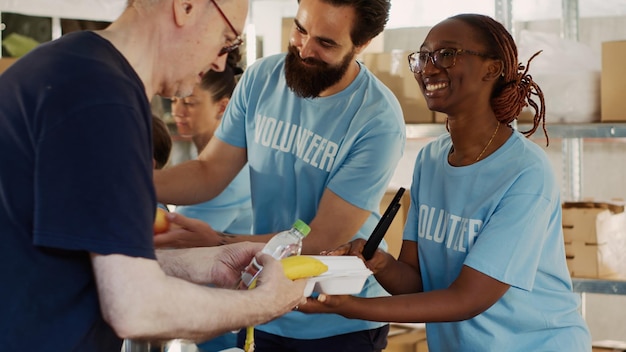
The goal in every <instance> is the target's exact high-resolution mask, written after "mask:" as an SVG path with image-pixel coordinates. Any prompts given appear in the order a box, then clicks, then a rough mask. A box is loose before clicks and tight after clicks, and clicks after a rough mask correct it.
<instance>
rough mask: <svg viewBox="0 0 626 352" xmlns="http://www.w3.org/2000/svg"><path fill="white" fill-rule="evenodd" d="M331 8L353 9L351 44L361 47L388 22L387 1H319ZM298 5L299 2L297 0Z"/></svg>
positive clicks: (388, 3) (388, 4)
mask: <svg viewBox="0 0 626 352" xmlns="http://www.w3.org/2000/svg"><path fill="white" fill-rule="evenodd" d="M320 1H323V2H325V3H327V4H331V5H333V6H337V7H340V6H350V7H353V8H354V12H355V14H356V16H355V18H356V22H355V23H354V26H353V27H352V30H351V31H350V38H351V39H352V44H354V45H355V46H361V45H363V44H365V43H367V41H369V40H371V39H372V38H374V37H376V36H377V35H378V34H380V33H381V32H382V31H383V30H384V29H385V26H386V25H387V21H388V20H389V9H390V8H391V2H390V1H389V0H320ZM298 3H300V1H299V0H298Z"/></svg>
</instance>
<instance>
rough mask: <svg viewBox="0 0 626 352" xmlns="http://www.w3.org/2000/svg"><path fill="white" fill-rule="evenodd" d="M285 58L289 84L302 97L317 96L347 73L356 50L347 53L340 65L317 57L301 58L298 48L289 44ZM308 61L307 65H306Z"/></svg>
mask: <svg viewBox="0 0 626 352" xmlns="http://www.w3.org/2000/svg"><path fill="white" fill-rule="evenodd" d="M288 50H289V51H288V52H287V57H286V58H285V79H286V81H287V86H288V87H289V88H290V89H291V90H292V91H293V92H294V93H295V94H296V95H297V96H299V97H301V98H316V97H319V95H320V93H321V92H323V91H324V90H326V89H327V88H329V87H331V86H333V85H334V84H336V83H337V82H339V81H340V80H341V78H343V75H345V74H346V71H347V70H348V67H349V66H350V63H351V62H352V60H353V59H354V50H352V51H351V52H350V53H348V55H346V56H345V57H344V58H343V60H342V62H341V63H340V64H339V66H330V65H329V64H327V63H326V62H324V61H321V60H318V59H315V58H306V59H301V58H300V54H299V53H298V49H296V47H294V46H292V45H289V48H288ZM305 63H306V65H305Z"/></svg>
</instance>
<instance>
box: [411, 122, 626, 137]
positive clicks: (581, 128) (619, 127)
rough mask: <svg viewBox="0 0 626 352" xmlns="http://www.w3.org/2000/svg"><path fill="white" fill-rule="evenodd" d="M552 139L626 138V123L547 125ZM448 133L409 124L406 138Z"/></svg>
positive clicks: (440, 128) (524, 126)
mask: <svg viewBox="0 0 626 352" xmlns="http://www.w3.org/2000/svg"><path fill="white" fill-rule="evenodd" d="M531 127H532V125H530V124H527V123H520V124H518V125H517V129H518V130H520V131H528V130H529V129H530V128H531ZM546 128H547V130H548V137H550V138H626V122H616V123H583V124H577V123H576V124H575V123H572V124H547V125H546ZM444 133H446V126H445V125H444V124H443V123H438V124H436V123H424V124H407V125H406V137H407V138H409V139H411V138H427V137H438V136H440V135H442V134H444ZM531 138H544V135H543V130H542V127H541V126H539V128H538V129H537V131H536V132H535V134H533V136H532V137H531Z"/></svg>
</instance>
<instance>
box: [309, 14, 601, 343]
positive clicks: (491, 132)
mask: <svg viewBox="0 0 626 352" xmlns="http://www.w3.org/2000/svg"><path fill="white" fill-rule="evenodd" d="M535 55H536V54H535ZM530 60H532V58H531V59H530ZM530 60H529V62H530ZM409 66H410V69H411V71H412V72H413V73H414V75H415V79H416V81H417V83H418V85H419V87H420V88H421V90H422V93H423V95H424V97H425V98H426V102H427V103H428V107H429V108H430V109H431V110H434V111H439V112H442V113H445V114H447V115H448V121H447V122H448V129H449V134H448V133H447V134H445V135H443V136H441V137H439V138H438V139H436V140H434V141H432V142H430V143H429V144H427V145H426V146H425V147H424V148H423V149H422V150H421V151H420V153H419V155H418V156H417V160H416V164H415V170H414V175H413V184H412V186H411V207H410V208H409V216H408V218H407V222H406V226H405V230H404V241H403V245H402V250H401V252H400V255H399V258H398V260H396V259H394V258H393V257H392V256H391V255H390V254H388V253H385V252H383V251H381V250H378V251H377V252H376V253H375V255H374V257H373V258H372V259H370V260H369V261H366V265H367V266H368V267H369V268H370V269H371V270H372V271H373V272H374V275H375V277H376V279H377V280H378V282H380V283H381V284H382V285H383V287H384V288H385V289H386V290H387V291H388V292H389V293H391V294H392V296H390V297H378V298H357V297H354V296H327V295H320V296H319V297H318V298H317V299H309V302H308V303H307V304H306V305H300V306H299V308H300V311H305V312H307V313H313V312H315V313H320V312H322V313H338V314H341V315H344V316H346V317H348V318H356V319H367V320H373V321H391V322H426V323H427V324H426V328H427V336H428V347H429V350H432V351H498V352H500V351H507V352H509V351H524V352H526V351H581V352H582V351H590V350H591V338H590V334H589V330H588V328H587V326H586V325H585V322H584V320H583V319H582V317H581V315H580V314H579V311H578V308H579V305H580V301H579V299H578V296H577V295H576V294H574V293H573V292H572V282H571V279H570V276H569V272H568V269H567V265H566V261H565V251H564V244H563V234H562V229H561V200H560V195H559V187H558V184H557V182H556V180H555V177H554V174H553V172H552V168H551V165H550V162H549V161H548V159H547V157H546V155H545V153H544V151H543V150H542V149H541V148H540V147H539V146H537V145H536V144H535V143H533V142H532V141H530V140H528V139H527V138H526V137H525V136H530V135H532V134H533V133H534V132H535V131H536V129H537V128H538V127H539V125H540V124H541V123H544V124H545V113H544V101H543V94H542V93H541V89H540V88H539V86H538V85H537V84H536V83H535V82H534V81H533V80H532V77H531V76H530V75H529V74H528V63H527V64H526V66H524V65H521V64H519V63H518V61H517V48H516V46H515V42H514V41H513V38H512V37H511V36H510V34H509V33H508V32H507V31H506V29H505V28H504V27H503V26H502V25H500V24H499V23H498V22H496V21H494V20H493V19H491V18H489V17H486V16H482V15H476V14H462V15H458V16H454V17H451V18H448V19H446V20H444V21H443V22H441V23H439V24H438V25H436V26H435V27H433V28H432V29H431V31H430V32H429V34H428V36H427V37H426V39H425V41H424V43H423V44H422V46H421V47H420V49H419V51H418V52H416V53H413V54H411V55H409ZM535 100H538V102H539V103H537V102H536V101H535ZM527 104H528V105H530V106H531V107H532V108H534V109H535V118H534V124H533V128H532V129H531V130H529V131H526V132H519V131H516V130H514V129H513V128H511V127H510V123H511V122H512V121H514V120H515V119H516V118H517V116H518V115H519V113H520V111H521V110H522V108H523V107H524V106H526V105H527ZM545 132H546V131H545V126H544V133H545ZM546 137H547V133H546ZM363 245H364V241H363V240H355V241H353V242H350V243H348V244H346V245H344V246H341V247H339V248H338V249H336V250H334V251H331V252H329V253H328V254H331V255H344V254H347V255H359V256H360V255H361V252H362V249H363Z"/></svg>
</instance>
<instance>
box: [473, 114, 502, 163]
mask: <svg viewBox="0 0 626 352" xmlns="http://www.w3.org/2000/svg"><path fill="white" fill-rule="evenodd" d="M498 128H500V121H498V125H497V126H496V130H495V131H493V135H491V138H490V139H489V142H487V145H486V146H485V148H483V151H482V152H480V154H478V158H476V161H478V160H480V158H481V157H482V156H483V154H485V151H486V150H487V148H489V146H490V145H491V142H493V139H494V138H495V137H496V134H498Z"/></svg>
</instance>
